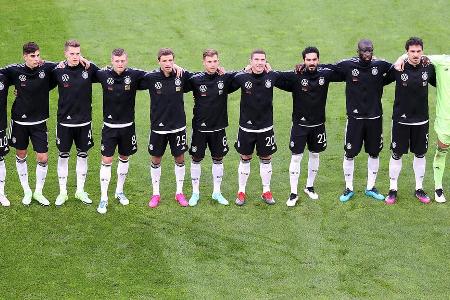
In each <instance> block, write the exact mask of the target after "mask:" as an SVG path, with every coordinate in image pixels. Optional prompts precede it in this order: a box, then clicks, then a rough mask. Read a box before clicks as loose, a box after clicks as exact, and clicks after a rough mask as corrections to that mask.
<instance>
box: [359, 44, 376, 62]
mask: <svg viewBox="0 0 450 300" xmlns="http://www.w3.org/2000/svg"><path fill="white" fill-rule="evenodd" d="M358 54H359V58H360V59H362V60H365V61H371V60H372V56H373V47H362V48H359V49H358Z"/></svg>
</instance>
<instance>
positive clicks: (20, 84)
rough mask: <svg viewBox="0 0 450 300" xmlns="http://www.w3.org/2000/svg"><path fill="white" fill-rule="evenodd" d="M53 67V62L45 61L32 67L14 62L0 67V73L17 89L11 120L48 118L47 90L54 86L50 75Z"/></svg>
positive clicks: (28, 121) (41, 119)
mask: <svg viewBox="0 0 450 300" xmlns="http://www.w3.org/2000/svg"><path fill="white" fill-rule="evenodd" d="M55 67H56V64H55V63H51V62H45V63H44V64H43V65H42V66H40V67H36V68H33V69H31V68H29V67H28V66H26V65H25V64H14V65H9V66H7V67H5V68H3V69H0V73H3V74H4V75H5V76H6V77H7V78H8V79H9V82H10V83H11V85H14V86H15V88H16V90H17V96H16V99H15V100H14V103H13V105H12V109H11V118H12V119H13V120H15V121H18V122H24V123H33V122H39V121H43V120H46V119H48V117H49V109H48V108H49V92H50V90H51V89H53V88H54V87H55V86H56V83H55V82H54V81H53V80H52V76H51V71H52V70H53V69H54V68H55Z"/></svg>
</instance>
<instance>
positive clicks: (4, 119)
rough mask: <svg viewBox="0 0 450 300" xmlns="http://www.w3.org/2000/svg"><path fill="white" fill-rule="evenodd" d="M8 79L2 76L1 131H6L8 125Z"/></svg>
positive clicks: (0, 100) (0, 101)
mask: <svg viewBox="0 0 450 300" xmlns="http://www.w3.org/2000/svg"><path fill="white" fill-rule="evenodd" d="M8 88H9V81H8V78H7V77H6V76H4V75H2V74H0V130H4V129H6V127H7V126H8V125H7V118H8V117H7V113H6V104H7V99H8Z"/></svg>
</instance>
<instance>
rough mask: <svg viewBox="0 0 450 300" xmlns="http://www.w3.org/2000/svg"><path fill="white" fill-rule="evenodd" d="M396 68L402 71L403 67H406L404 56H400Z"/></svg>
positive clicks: (395, 64)
mask: <svg viewBox="0 0 450 300" xmlns="http://www.w3.org/2000/svg"><path fill="white" fill-rule="evenodd" d="M394 68H395V69H396V70H397V71H400V72H402V71H403V69H404V68H405V60H404V59H403V58H402V57H399V58H398V59H397V60H396V61H395V63H394Z"/></svg>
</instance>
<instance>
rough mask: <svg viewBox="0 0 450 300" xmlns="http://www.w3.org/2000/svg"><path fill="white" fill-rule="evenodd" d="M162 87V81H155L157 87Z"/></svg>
mask: <svg viewBox="0 0 450 300" xmlns="http://www.w3.org/2000/svg"><path fill="white" fill-rule="evenodd" d="M161 88H162V83H161V82H159V81H158V82H156V83H155V89H157V90H160V89H161Z"/></svg>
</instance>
